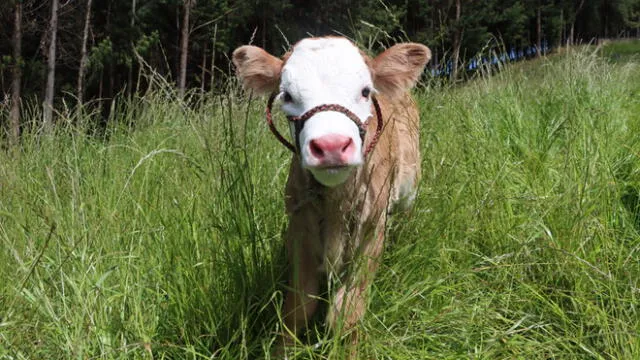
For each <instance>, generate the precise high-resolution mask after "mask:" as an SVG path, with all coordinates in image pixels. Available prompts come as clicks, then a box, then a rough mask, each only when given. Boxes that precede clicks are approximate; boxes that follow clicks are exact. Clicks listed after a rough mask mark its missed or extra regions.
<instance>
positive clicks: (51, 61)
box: [42, 0, 58, 131]
mask: <svg viewBox="0 0 640 360" xmlns="http://www.w3.org/2000/svg"><path fill="white" fill-rule="evenodd" d="M49 29H50V31H51V38H50V39H49V52H48V55H47V57H48V58H47V85H46V88H45V95H44V103H43V105H42V111H43V113H42V114H43V117H42V119H43V126H44V129H45V131H49V130H51V127H52V125H53V87H54V82H55V78H56V35H57V32H58V0H52V1H51V21H50V23H49Z"/></svg>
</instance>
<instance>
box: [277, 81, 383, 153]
mask: <svg viewBox="0 0 640 360" xmlns="http://www.w3.org/2000/svg"><path fill="white" fill-rule="evenodd" d="M276 95H277V94H276V93H275V92H274V93H272V94H271V96H269V100H268V101H267V109H266V119H267V124H268V125H269V130H271V132H272V133H273V135H274V136H275V137H276V139H278V141H280V142H281V143H282V145H284V146H286V147H287V148H288V149H289V150H291V152H293V153H296V152H297V151H296V146H295V145H293V144H292V143H291V142H289V141H288V140H287V139H285V138H284V136H282V134H280V132H279V131H278V129H276V126H275V125H274V124H273V118H272V115H271V107H272V106H273V101H274V100H275V98H276ZM371 100H372V101H373V107H374V109H375V111H376V118H377V121H378V123H377V127H376V132H375V134H374V135H373V138H372V139H371V142H370V143H369V146H367V149H366V150H365V152H364V156H365V157H366V156H367V155H368V154H369V153H370V152H371V151H372V150H373V148H374V147H375V146H376V144H377V143H378V140H379V139H380V134H381V133H382V127H383V123H382V111H381V110H380V104H378V100H377V99H376V98H375V97H374V96H372V97H371ZM323 111H335V112H339V113H341V114H343V115H345V116H346V117H348V118H349V119H350V120H351V121H353V122H354V123H355V124H356V126H358V129H359V131H360V138H361V139H362V142H363V144H364V140H365V139H364V138H365V135H366V132H367V124H368V122H363V121H361V120H360V118H359V117H358V116H357V115H356V114H354V113H353V112H352V111H351V110H349V109H347V108H346V107H344V106H342V105H339V104H323V105H318V106H316V107H314V108H312V109H311V110H309V111H307V112H306V113H304V114H302V115H301V116H288V117H287V119H289V121H290V122H293V123H296V124H302V126H304V123H305V122H306V121H307V120H309V119H310V118H311V117H312V116H314V115H315V114H317V113H319V112H323ZM302 126H299V129H302ZM298 132H299V131H298ZM296 136H297V134H296Z"/></svg>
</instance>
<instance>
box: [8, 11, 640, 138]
mask: <svg viewBox="0 0 640 360" xmlns="http://www.w3.org/2000/svg"><path fill="white" fill-rule="evenodd" d="M7 1H8V2H9V4H10V5H11V6H3V7H0V20H2V21H1V22H0V24H2V25H0V55H2V56H1V57H0V87H1V88H2V92H3V95H2V98H3V99H5V101H4V102H3V105H2V108H0V110H1V111H0V121H2V123H3V125H4V130H5V131H4V132H3V133H4V134H7V135H8V137H9V138H14V139H17V137H18V134H19V131H20V127H21V126H22V124H21V123H20V106H21V104H24V103H25V101H29V102H34V101H35V102H42V104H43V107H42V108H43V123H44V125H45V127H48V126H49V125H51V124H53V122H54V121H55V119H54V115H53V113H54V109H55V108H56V107H58V106H60V103H61V101H62V100H64V99H65V98H67V97H71V98H72V97H77V101H78V102H79V103H80V104H87V103H90V104H97V106H101V107H104V108H109V106H108V104H109V102H110V101H111V100H112V99H114V98H116V97H117V96H118V94H127V95H129V96H130V95H132V93H134V92H135V91H146V89H147V87H148V85H149V84H147V82H146V80H145V77H144V76H141V74H142V73H141V71H143V69H154V72H155V73H157V74H160V75H161V76H163V77H165V78H166V79H168V81H169V82H174V83H175V84H176V87H177V89H178V93H179V94H180V95H182V94H184V93H185V92H187V91H188V90H189V89H199V91H201V92H206V91H214V92H215V91H218V90H217V89H218V88H219V86H220V84H221V81H224V79H225V78H226V77H225V76H224V74H227V73H229V72H230V70H231V69H230V65H229V61H228V55H229V53H230V52H231V51H232V50H233V49H234V48H235V47H237V46H239V45H241V44H246V43H249V42H252V43H253V44H254V45H258V46H262V47H264V48H265V49H267V50H268V51H270V52H272V53H274V54H283V53H284V52H285V51H286V49H288V48H289V47H290V45H291V44H292V43H295V42H296V41H297V40H299V39H301V38H303V37H305V36H309V35H327V34H343V35H346V36H349V37H351V38H352V39H354V40H355V41H357V42H358V43H359V44H361V45H362V46H363V47H365V48H368V49H371V50H373V51H378V50H380V49H381V48H383V47H386V46H388V45H390V44H392V43H394V42H397V41H403V40H407V39H409V40H412V41H418V42H421V43H424V44H426V45H428V46H429V47H430V48H431V49H432V51H433V54H434V57H433V60H432V63H433V64H439V63H442V62H443V60H444V59H453V60H454V61H453V64H454V69H453V71H452V74H451V77H452V78H453V79H454V80H455V79H456V78H457V77H458V76H459V75H458V68H457V64H459V63H461V61H463V60H464V59H465V58H470V57H472V56H473V55H475V54H476V53H478V52H479V51H482V50H483V49H486V47H487V44H494V45H495V44H502V45H503V46H505V47H522V46H537V48H540V47H541V46H542V43H543V42H544V43H546V44H549V45H552V46H564V45H567V44H573V43H576V42H582V43H584V42H589V41H592V40H593V39H599V38H603V37H604V38H609V37H621V36H623V37H629V36H634V37H638V36H640V0H505V1H498V0H487V1H470V0H402V1H400V0H388V1H384V0H364V1H355V0H336V1H332V2H326V1H321V0H250V1H233V0H198V1H195V0H160V1H145V2H139V1H138V2H137V1H136V0H104V1H97V2H92V1H91V0H87V1H64V2H61V3H60V2H59V0H48V1H36V0H7ZM58 19H59V20H58ZM7 103H9V104H7Z"/></svg>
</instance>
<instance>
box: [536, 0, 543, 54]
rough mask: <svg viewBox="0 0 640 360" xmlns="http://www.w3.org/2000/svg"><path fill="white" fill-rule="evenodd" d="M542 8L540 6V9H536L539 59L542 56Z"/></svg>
mask: <svg viewBox="0 0 640 360" xmlns="http://www.w3.org/2000/svg"><path fill="white" fill-rule="evenodd" d="M540 8H541V6H540V4H538V8H537V9H536V47H537V52H536V53H537V55H538V57H539V56H541V55H542V16H541V12H542V11H541V10H540Z"/></svg>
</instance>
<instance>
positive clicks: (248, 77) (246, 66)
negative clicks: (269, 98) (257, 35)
mask: <svg viewBox="0 0 640 360" xmlns="http://www.w3.org/2000/svg"><path fill="white" fill-rule="evenodd" d="M232 61H233V65H235V67H236V73H237V75H238V77H239V78H240V80H241V81H242V84H243V85H244V87H245V89H251V90H253V91H255V92H256V93H258V94H267V93H270V92H272V91H274V90H276V89H278V85H279V84H280V72H281V70H282V60H280V59H278V58H277V57H275V56H273V55H270V54H269V53H268V52H266V51H264V50H262V49H261V48H259V47H257V46H251V45H244V46H240V47H239V48H237V49H236V50H235V51H234V52H233V55H232Z"/></svg>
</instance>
